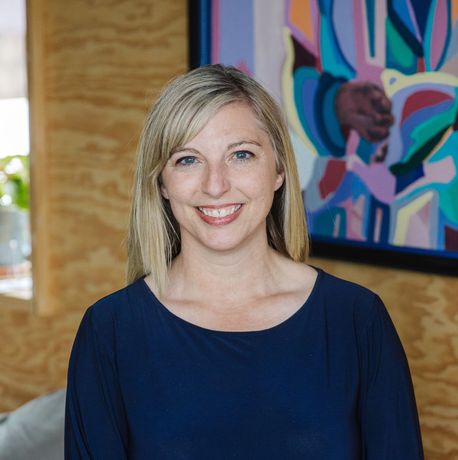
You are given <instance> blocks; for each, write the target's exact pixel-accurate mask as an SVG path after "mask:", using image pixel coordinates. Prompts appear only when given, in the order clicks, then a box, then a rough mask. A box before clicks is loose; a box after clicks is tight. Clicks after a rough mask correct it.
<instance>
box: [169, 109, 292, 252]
mask: <svg viewBox="0 0 458 460" xmlns="http://www.w3.org/2000/svg"><path fill="white" fill-rule="evenodd" d="M283 180H284V174H283V173H278V172H277V170H276V164H275V153H274V150H273V148H272V145H271V143H270V140H269V137H268V135H267V133H266V132H265V131H264V130H263V129H262V128H261V126H260V123H259V121H258V120H257V118H256V117H255V114H254V112H253V110H252V109H251V108H250V107H249V106H248V105H247V104H243V103H239V102H236V103H231V104H228V105H226V106H224V107H222V108H221V109H220V110H219V111H217V112H216V114H215V115H214V116H213V117H212V118H211V119H210V120H209V121H208V122H207V124H206V125H205V126H204V127H203V129H202V130H201V131H200V132H199V133H198V134H197V136H196V137H195V138H194V139H192V140H191V141H190V142H189V143H187V144H186V145H183V146H181V147H179V149H178V150H177V151H175V152H174V153H173V154H172V155H171V157H170V159H169V160H168V162H167V164H166V166H165V167H164V169H163V171H162V174H161V193H162V195H163V197H164V198H166V199H167V200H169V202H170V205H171V208H172V212H173V215H174V216H175V218H176V220H177V222H178V224H179V226H180V233H181V245H182V248H186V247H189V246H188V245H193V246H194V247H199V246H200V247H201V248H202V247H205V248H211V249H213V250H220V251H221V250H230V249H234V248H237V247H240V246H241V245H244V244H246V243H248V242H250V241H255V242H258V243H259V244H264V243H265V242H266V241H267V237H266V217H267V215H268V214H269V211H270V208H271V206H272V201H273V197H274V193H275V191H276V190H278V189H279V188H280V186H281V185H282V183H283ZM196 245H197V246H196Z"/></svg>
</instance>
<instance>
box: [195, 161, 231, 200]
mask: <svg viewBox="0 0 458 460" xmlns="http://www.w3.org/2000/svg"><path fill="white" fill-rule="evenodd" d="M229 189H230V180H229V177H228V171H227V169H226V165H225V164H224V163H218V164H210V163H207V166H206V168H205V173H204V176H203V178H202V191H203V192H204V193H206V194H207V195H210V196H211V197H214V198H219V197H220V196H222V195H224V193H226V192H227V191H228V190H229Z"/></svg>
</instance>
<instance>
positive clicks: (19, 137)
mask: <svg viewBox="0 0 458 460" xmlns="http://www.w3.org/2000/svg"><path fill="white" fill-rule="evenodd" d="M25 37H26V15H25V0H0V295H2V296H4V295H8V297H14V298H22V299H30V298H31V291H32V277H31V262H30V253H31V244H30V224H29V124H28V120H29V113H28V112H29V109H28V100H27V69H26V45H25ZM2 303H3V302H2Z"/></svg>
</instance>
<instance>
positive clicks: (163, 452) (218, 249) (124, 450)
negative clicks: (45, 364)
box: [66, 65, 422, 460]
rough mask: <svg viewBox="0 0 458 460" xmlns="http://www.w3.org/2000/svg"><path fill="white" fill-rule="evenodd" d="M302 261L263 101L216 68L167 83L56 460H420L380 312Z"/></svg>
mask: <svg viewBox="0 0 458 460" xmlns="http://www.w3.org/2000/svg"><path fill="white" fill-rule="evenodd" d="M307 252H308V244H307V231H306V225H305V219H304V212H303V203H302V200H301V192H300V188H299V182H298V176H297V171H296V166H295V162H294V155H293V151H292V148H291V143H290V140H289V137H288V132H287V128H286V126H285V122H284V121H283V118H282V115H281V112H280V110H279V108H278V107H277V105H276V104H275V102H274V101H273V99H272V98H271V97H270V96H269V95H268V94H267V93H266V91H265V90H264V89H263V88H262V87H261V86H260V85H259V84H258V83H256V82H255V81H254V80H252V79H251V78H249V77H247V76H245V75H244V74H243V73H241V72H239V71H238V70H236V69H234V68H230V67H223V66H221V65H213V66H207V67H202V68H199V69H196V70H194V71H192V72H190V73H188V74H186V75H183V76H180V77H178V78H177V79H175V80H174V81H172V82H171V83H170V84H169V85H168V86H167V87H166V88H165V89H164V91H163V92H162V94H161V95H160V97H159V99H158V101H157V102H156V104H155V106H154V107H153V109H152V111H151V113H150V115H149V117H148V119H147V122H146V125H145V128H144V131H143V134H142V140H141V143H140V148H139V157H138V164H137V170H136V179H135V189H134V196H133V206H132V213H131V222H130V229H129V239H128V253H129V254H128V256H129V259H128V275H127V278H128V286H127V287H125V288H123V289H121V290H119V291H117V292H115V293H113V294H110V295H108V296H107V297H104V298H103V299H101V300H99V301H98V302H96V303H95V304H94V305H93V306H91V307H90V308H89V309H88V310H87V311H86V314H85V315H84V318H83V320H82V323H81V325H80V328H79V330H78V334H77V337H76V340H75V343H74V346H73V351H72V355H71V358H70V367H69V374H68V392H67V395H68V396H67V408H66V458H68V459H74V458H84V459H86V458H96V459H105V458H106V459H110V460H111V459H125V458H136V459H151V458H153V459H199V460H200V459H225V458H240V459H261V458H262V459H296V458H297V459H299V458H301V459H303V458H309V459H361V458H363V459H371V460H372V459H390V460H393V459H403V460H406V459H419V458H422V447H421V438H420V431H419V426H418V418H417V412H416V407H415V399H414V394H413V390H412V385H411V379H410V374H409V369H408V365H407V361H406V358H405V355H404V352H403V349H402V346H401V344H400V342H399V339H398V336H397V334H396V332H395V330H394V327H393V324H392V323H391V321H390V318H389V316H388V314H387V312H386V310H385V307H384V306H383V303H382V302H381V301H380V299H379V298H378V297H377V296H376V295H375V294H373V293H372V292H370V291H368V290H367V289H364V288H362V287H360V286H358V285H355V284H352V283H349V282H347V281H343V280H340V279H337V278H334V277H333V276H331V275H329V274H327V273H325V272H324V271H322V270H320V269H316V268H313V267H311V266H308V265H307V264H306V263H305V262H306V257H307Z"/></svg>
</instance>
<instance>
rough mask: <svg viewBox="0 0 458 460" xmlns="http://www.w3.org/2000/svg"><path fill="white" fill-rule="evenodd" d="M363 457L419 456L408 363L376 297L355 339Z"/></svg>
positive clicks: (409, 459)
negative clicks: (358, 339)
mask: <svg viewBox="0 0 458 460" xmlns="http://www.w3.org/2000/svg"><path fill="white" fill-rule="evenodd" d="M359 346H360V350H359V355H360V357H361V362H360V371H361V388H360V423H361V433H362V453H363V457H362V458H363V459H370V460H386V459H390V460H419V459H423V458H424V456H423V448H422V440H421V432H420V426H419V421H418V413H417V407H416V403H415V395H414V390H413V385H412V379H411V376H410V371H409V365H408V362H407V358H406V355H405V352H404V349H403V347H402V344H401V341H400V339H399V336H398V334H397V332H396V329H395V327H394V325H393V322H392V320H391V318H390V316H389V314H388V312H387V310H386V308H385V305H384V304H383V302H382V301H381V300H380V298H379V297H378V296H376V295H375V296H374V301H373V305H372V314H371V318H370V321H369V323H368V324H367V326H366V327H365V329H364V331H363V333H362V337H361V340H360V341H359Z"/></svg>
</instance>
